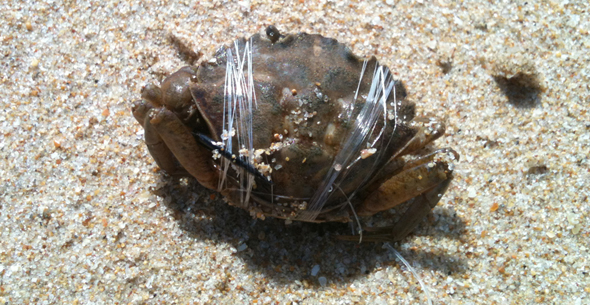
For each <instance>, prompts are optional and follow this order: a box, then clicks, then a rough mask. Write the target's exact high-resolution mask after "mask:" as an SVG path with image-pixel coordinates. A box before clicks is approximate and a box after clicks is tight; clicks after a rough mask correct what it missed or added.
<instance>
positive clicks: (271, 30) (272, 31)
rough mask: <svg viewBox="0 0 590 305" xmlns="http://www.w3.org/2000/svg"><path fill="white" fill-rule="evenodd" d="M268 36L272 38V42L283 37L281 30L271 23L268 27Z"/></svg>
mask: <svg viewBox="0 0 590 305" xmlns="http://www.w3.org/2000/svg"><path fill="white" fill-rule="evenodd" d="M266 36H268V39H270V42H272V43H275V42H277V40H279V38H280V37H281V32H279V29H277V28H276V27H275V26H274V25H269V26H268V27H267V28H266Z"/></svg>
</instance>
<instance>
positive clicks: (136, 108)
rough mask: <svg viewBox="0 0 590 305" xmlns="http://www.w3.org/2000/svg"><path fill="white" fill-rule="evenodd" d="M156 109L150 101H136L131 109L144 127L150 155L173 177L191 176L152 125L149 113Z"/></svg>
mask: <svg viewBox="0 0 590 305" xmlns="http://www.w3.org/2000/svg"><path fill="white" fill-rule="evenodd" d="M153 108H154V106H153V104H152V103H151V102H150V101H142V100H139V101H135V102H134V103H133V106H132V107H131V111H132V112H133V116H134V117H135V119H136V120H137V122H139V124H140V125H141V126H142V127H143V130H144V139H145V144H146V146H147V148H148V151H149V152H150V155H152V157H153V158H154V160H155V161H156V164H158V166H159V167H160V168H161V169H162V170H164V171H165V172H166V173H168V174H169V175H171V176H179V177H184V176H189V173H188V172H187V171H186V170H185V169H184V168H182V166H180V163H178V160H176V157H174V154H172V152H171V151H170V149H169V148H168V146H166V143H164V140H163V139H162V137H160V135H159V134H158V132H157V131H156V129H155V128H154V126H152V124H151V123H150V119H149V118H148V112H149V111H150V110H152V109H153Z"/></svg>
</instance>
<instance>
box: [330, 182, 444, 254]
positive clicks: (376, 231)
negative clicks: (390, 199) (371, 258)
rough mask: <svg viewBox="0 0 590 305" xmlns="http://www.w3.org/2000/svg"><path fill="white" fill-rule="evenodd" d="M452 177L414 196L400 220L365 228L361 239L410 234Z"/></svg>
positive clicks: (438, 198) (389, 239) (390, 239)
mask: <svg viewBox="0 0 590 305" xmlns="http://www.w3.org/2000/svg"><path fill="white" fill-rule="evenodd" d="M451 180H452V177H451V176H449V177H448V178H447V179H446V180H443V181H442V182H441V183H440V184H438V185H436V186H435V187H433V188H432V189H430V190H429V191H427V192H425V193H423V194H421V195H419V196H417V197H416V198H414V201H413V202H412V203H411V204H410V206H409V207H408V209H407V210H406V211H405V212H404V213H403V214H402V215H401V216H400V221H399V222H397V223H396V224H395V225H393V226H388V227H379V228H365V229H366V233H365V234H363V239H362V240H363V241H372V242H379V241H399V240H402V239H403V238H404V237H406V235H408V234H410V232H412V231H413V230H414V228H416V226H418V224H419V223H420V221H422V219H424V217H426V215H428V213H429V212H430V211H432V209H433V208H434V207H435V206H436V204H437V203H438V201H439V200H440V198H441V197H440V194H443V193H444V192H445V191H446V190H447V188H448V187H449V184H450V183H451ZM342 239H344V240H358V236H342Z"/></svg>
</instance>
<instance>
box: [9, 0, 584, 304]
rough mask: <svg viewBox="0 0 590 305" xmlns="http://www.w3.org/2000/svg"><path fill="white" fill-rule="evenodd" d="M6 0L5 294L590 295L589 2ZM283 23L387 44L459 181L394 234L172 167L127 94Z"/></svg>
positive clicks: (223, 299) (480, 300) (528, 300)
mask: <svg viewBox="0 0 590 305" xmlns="http://www.w3.org/2000/svg"><path fill="white" fill-rule="evenodd" d="M493 2H494V1H490V2H488V1H450V0H438V1H422V0H417V1H390V0H386V1H373V2H364V1H342V2H340V1H325V0H324V1H303V0H301V1H285V2H283V3H279V2H276V3H275V2H271V1H255V0H253V1H238V2H223V1H213V2H206V1H175V0H173V1H136V2H127V1H114V0H107V1H100V2H93V1H85V0H82V1H78V2H70V1H66V3H60V2H59V1H58V2H53V1H3V2H2V4H0V16H1V18H0V19H1V20H2V23H1V24H0V41H2V43H1V45H0V67H1V68H0V160H1V161H0V304H191V303H194V304H214V303H222V304H320V303H322V304H418V303H421V304H425V303H427V300H428V298H430V299H431V300H432V302H433V303H434V304H537V303H538V304H558V303H561V304H588V303H590V276H589V275H588V273H589V272H590V261H589V259H588V258H589V257H590V204H589V195H590V191H589V190H588V189H589V187H588V186H589V185H590V182H589V181H590V161H589V158H588V156H589V155H590V114H589V110H590V55H589V54H590V35H589V31H590V5H589V4H588V3H587V1H567V0H566V1H537V0H532V1H526V2H525V1H512V2H510V3H501V4H500V3H498V4H493ZM268 25H275V26H276V27H277V28H278V29H279V30H280V31H281V32H283V33H297V32H307V33H314V34H315V33H318V34H321V35H324V36H326V37H332V38H336V39H338V41H340V42H342V43H345V44H346V45H348V46H350V48H351V49H352V50H353V52H354V53H355V54H357V55H359V56H371V55H375V56H376V57H377V58H378V59H379V61H380V62H381V63H383V64H385V65H387V66H389V67H390V69H391V70H392V73H393V74H394V76H395V78H396V79H399V80H401V81H403V82H404V84H405V86H406V89H407V92H408V99H409V100H410V101H412V102H414V103H416V105H417V111H418V114H419V115H423V116H432V117H439V118H442V119H444V120H445V121H446V125H447V129H446V135H445V136H444V137H442V138H441V139H439V140H437V142H436V144H435V145H436V146H437V147H450V148H453V149H454V150H456V151H457V152H458V153H459V155H460V156H461V159H460V161H459V162H457V163H456V164H455V173H454V174H455V179H454V181H453V182H452V184H451V186H450V188H449V190H448V191H447V193H446V194H445V195H444V197H443V198H442V200H441V202H440V203H439V204H438V206H437V207H436V208H435V209H434V210H433V212H432V213H431V214H430V215H429V216H428V217H427V218H426V219H424V221H423V222H422V223H421V224H420V225H419V227H418V228H417V229H416V230H415V231H414V233H413V234H411V235H410V236H408V237H407V238H406V239H404V240H403V241H402V242H401V243H397V244H393V245H392V246H393V247H394V248H395V249H396V250H397V251H399V252H400V253H401V254H402V255H403V257H404V258H405V259H406V260H407V261H408V262H409V263H410V265H411V266H412V267H413V268H414V269H415V270H416V272H417V274H418V275H419V276H420V278H421V279H422V281H423V282H424V284H425V286H426V287H427V288H428V290H427V291H424V290H423V289H422V288H421V287H420V285H419V283H418V281H417V279H416V278H415V277H414V276H413V275H412V274H411V273H410V271H409V270H408V268H406V266H404V265H403V264H402V263H401V262H400V261H399V260H398V259H397V258H396V257H395V256H394V254H393V251H391V250H390V249H388V248H387V247H384V246H383V244H378V243H377V244H371V243H369V244H360V245H359V244H356V243H350V242H342V241H337V240H335V239H334V238H333V237H334V235H338V234H343V232H344V234H348V233H349V232H350V227H349V226H348V225H345V224H305V223H293V224H291V225H285V222H284V221H281V220H276V219H266V220H264V221H261V220H254V219H252V217H250V216H249V214H248V213H247V212H245V211H242V210H240V209H237V208H234V207H231V206H229V205H227V204H226V203H224V201H223V198H221V197H220V195H219V194H216V193H215V192H213V191H209V190H207V189H205V188H204V187H202V186H200V185H198V183H197V182H196V181H195V180H193V179H181V180H175V179H172V178H169V177H167V176H166V175H164V174H163V173H162V172H161V171H160V170H159V168H158V167H157V165H156V164H155V162H154V160H153V159H152V157H151V156H150V155H149V153H148V151H147V148H146V146H145V143H144V139H143V128H142V127H141V126H140V125H139V124H138V123H137V122H136V121H135V119H134V118H133V116H132V114H131V110H130V108H131V104H132V102H133V101H134V100H137V99H139V98H140V90H141V88H142V87H143V86H145V85H146V84H149V83H154V84H159V83H160V81H162V80H163V79H164V78H165V77H166V76H167V75H169V74H171V73H173V72H174V71H176V70H178V69H179V68H181V67H183V66H186V65H194V64H198V63H199V62H200V61H203V60H208V59H209V58H210V57H211V56H212V55H213V54H214V53H215V50H216V49H217V48H218V47H220V46H221V45H224V44H229V43H230V42H232V41H233V40H234V39H236V38H238V37H249V36H251V35H252V34H254V33H257V32H260V31H263V30H264V29H265V28H266V27H267V26H268Z"/></svg>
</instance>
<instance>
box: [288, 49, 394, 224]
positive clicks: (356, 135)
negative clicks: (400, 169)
mask: <svg viewBox="0 0 590 305" xmlns="http://www.w3.org/2000/svg"><path fill="white" fill-rule="evenodd" d="M366 65H367V61H366V60H365V62H364V63H363V69H362V71H361V72H362V73H361V75H360V77H359V78H360V79H359V85H358V86H357V91H356V93H355V99H354V100H353V101H351V102H350V105H354V104H355V102H356V98H358V95H359V90H360V84H361V81H362V79H363V76H364V73H365V70H366ZM394 85H395V82H394V81H393V80H392V79H391V77H390V75H389V70H388V69H387V68H386V67H383V66H379V65H376V67H375V71H374V72H373V79H372V82H371V87H370V90H369V93H368V95H367V98H366V101H365V103H364V105H363V108H362V109H361V111H360V113H359V115H358V117H357V118H356V120H355V125H354V128H353V129H352V131H351V133H350V134H349V136H348V138H347V139H346V141H345V142H344V145H343V146H342V148H341V149H340V152H339V153H338V154H337V155H336V157H335V158H334V162H333V164H332V166H331V167H330V169H329V170H328V173H327V174H326V176H325V178H324V180H323V181H322V183H321V184H320V186H319V187H318V189H317V191H316V192H315V193H314V195H313V196H312V199H311V201H310V204H309V207H308V210H307V211H306V212H305V213H301V216H300V218H299V219H300V220H306V221H312V220H315V219H316V218H317V216H318V215H319V213H320V212H321V210H322V208H323V207H324V205H325V204H326V202H327V199H328V198H329V197H330V195H331V190H332V189H334V185H335V182H336V180H337V179H339V181H343V180H344V178H345V177H346V176H347V174H348V169H349V167H348V166H349V165H350V164H351V163H353V162H354V161H355V159H357V158H356V157H357V156H358V155H359V153H360V151H361V150H362V149H364V148H366V147H367V143H368V141H369V139H370V137H371V135H372V134H373V132H374V129H375V127H376V125H377V119H378V118H379V117H382V116H381V114H382V113H383V112H384V111H385V112H386V110H387V105H386V101H387V99H388V97H389V94H390V93H391V91H392V88H394ZM350 107H352V106H350ZM351 109H352V108H349V113H352V112H351ZM386 118H387V113H385V115H384V116H383V119H384V120H386ZM385 126H386V121H384V122H383V127H382V130H380V132H379V135H377V137H376V140H377V139H378V138H379V137H380V136H381V135H382V133H383V129H384V128H385ZM392 135H393V134H392ZM376 140H375V141H376ZM373 145H374V143H373ZM381 150H383V149H380V153H381ZM374 160H375V164H374V166H373V168H375V167H376V163H377V162H378V161H379V158H374ZM343 169H344V170H343ZM368 178H369V177H366V178H365V180H367V179H368ZM336 186H338V185H336ZM353 195H354V194H353ZM351 197H352V196H351Z"/></svg>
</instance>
